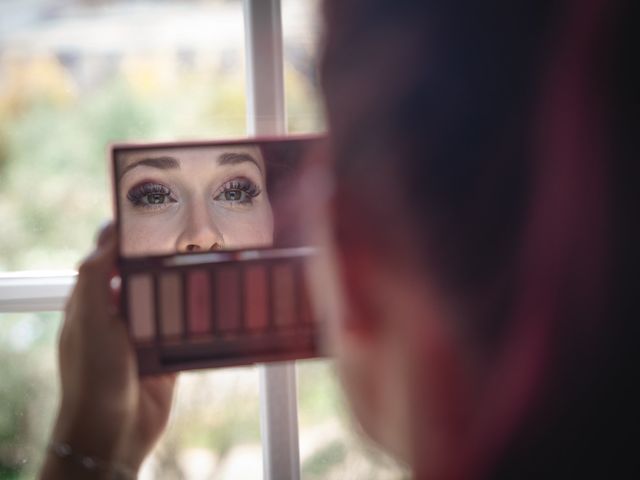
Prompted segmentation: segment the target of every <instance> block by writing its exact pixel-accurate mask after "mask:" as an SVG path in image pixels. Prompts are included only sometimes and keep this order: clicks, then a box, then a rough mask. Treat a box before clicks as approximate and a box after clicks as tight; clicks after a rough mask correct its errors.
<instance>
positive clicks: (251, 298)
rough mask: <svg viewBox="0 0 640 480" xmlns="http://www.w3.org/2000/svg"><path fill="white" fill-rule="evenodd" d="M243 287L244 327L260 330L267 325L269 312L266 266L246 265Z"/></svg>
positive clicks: (250, 330)
mask: <svg viewBox="0 0 640 480" xmlns="http://www.w3.org/2000/svg"><path fill="white" fill-rule="evenodd" d="M244 289H245V290H244V291H245V293H244V313H245V328H246V329H247V330H248V331H249V332H255V331H258V330H262V329H264V328H265V327H266V326H267V322H268V313H269V302H268V297H267V295H268V293H269V289H268V288H267V269H266V267H264V266H263V265H251V266H248V267H246V268H245V270H244Z"/></svg>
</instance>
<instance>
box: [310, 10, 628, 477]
mask: <svg viewBox="0 0 640 480" xmlns="http://www.w3.org/2000/svg"><path fill="white" fill-rule="evenodd" d="M325 3H326V5H325V13H326V17H327V32H326V46H325V52H324V57H323V62H322V82H323V89H324V94H325V98H326V106H327V113H328V121H329V126H330V131H331V146H330V150H331V155H330V157H331V158H332V170H333V177H334V178H333V180H332V192H331V197H330V202H329V204H328V205H329V208H328V209H327V211H326V220H327V225H328V226H329V228H328V229H327V231H326V233H327V251H328V252H329V254H328V256H329V258H331V259H332V260H333V261H332V262H326V263H325V265H326V266H327V270H326V272H325V275H327V276H325V277H324V278H323V281H324V284H323V285H322V287H323V290H324V292H325V293H326V292H328V293H330V294H331V295H332V296H331V295H330V296H329V297H327V298H336V299H338V300H337V301H336V302H335V304H334V305H333V307H332V308H333V314H334V315H335V316H336V318H337V321H336V322H334V324H333V327H334V330H335V333H336V336H335V340H336V345H337V351H336V353H337V355H338V360H339V365H340V372H341V374H342V377H343V383H344V385H345V389H346V391H347V393H348V396H349V399H350V401H351V403H352V406H353V408H354V412H355V414H356V416H357V417H358V419H359V421H360V423H361V424H362V426H363V428H364V429H365V430H366V431H367V433H368V434H369V435H370V436H371V437H372V438H374V439H375V440H376V441H378V442H379V443H381V444H382V445H383V446H384V447H386V448H387V449H388V450H390V451H392V452H393V453H395V454H396V455H397V456H398V457H399V458H401V459H403V460H404V461H406V462H408V463H409V464H411V465H412V466H413V467H414V468H415V471H416V472H415V473H416V475H417V476H419V477H421V476H429V475H434V476H437V475H446V476H449V477H450V476H451V475H461V476H466V477H468V476H473V475H479V476H486V475H491V474H498V473H502V474H505V475H511V476H513V477H517V478H524V477H536V476H537V475H540V477H539V478H544V474H545V473H546V474H548V473H555V474H558V475H560V474H570V473H572V472H574V473H576V472H583V470H581V469H583V465H584V464H586V463H584V464H583V463H582V462H587V463H588V462H591V463H592V464H594V463H595V465H596V466H597V467H600V468H605V466H607V465H608V466H610V467H611V468H617V465H619V464H620V458H618V457H617V456H616V455H617V454H620V452H621V450H620V444H621V445H622V447H623V448H622V450H624V446H625V445H626V444H624V443H621V441H620V438H611V436H612V435H613V436H614V437H615V435H623V433H624V431H623V430H622V427H620V425H622V424H624V421H625V419H627V417H626V415H627V414H628V413H629V410H627V407H628V406H629V405H630V403H629V402H630V400H628V398H630V397H629V395H627V397H624V396H623V395H622V392H621V389H624V388H625V387H626V386H627V380H625V378H626V377H625V376H626V375H629V376H630V377H631V375H632V373H631V372H632V371H633V370H635V368H636V365H634V362H633V360H632V357H633V358H636V356H637V354H635V353H634V352H635V350H638V349H637V348H635V347H633V344H634V343H635V338H636V337H635V336H634V335H631V333H632V332H631V330H632V328H633V329H634V332H637V330H638V329H637V327H632V325H631V322H633V321H634V320H636V319H637V318H638V315H637V308H636V307H635V306H634V307H633V309H632V303H633V292H632V288H633V287H632V283H631V279H632V278H633V277H632V274H633V271H634V269H635V268H636V267H635V266H634V265H636V264H634V262H632V259H635V258H636V256H635V255H633V254H632V253H633V251H634V249H635V248H636V242H637V239H638V237H637V229H635V227H633V225H635V223H636V219H635V216H636V214H635V210H636V208H637V206H638V205H639V202H638V191H640V189H638V188H636V187H635V183H636V181H637V178H638V177H637V170H638V168H637V167H635V166H634V165H635V164H637V163H638V162H637V161H635V162H634V161H633V160H634V157H635V156H636V155H637V151H638V149H637V146H636V145H632V143H633V142H636V141H637V140H635V139H636V138H638V133H639V132H638V123H637V119H638V118H639V117H638V106H639V105H640V102H638V94H637V85H638V75H637V69H636V68H634V67H633V66H632V63H633V62H635V61H636V60H635V56H637V52H635V53H634V50H635V48H634V45H637V41H636V40H637V34H636V33H635V31H637V30H635V29H634V24H635V23H636V22H637V20H638V12H637V7H636V6H635V5H634V3H633V2H632V1H631V0H629V1H619V2H608V1H604V0H588V1H560V2H557V1H556V2H552V1H550V0H547V1H539V0H535V1H534V0H530V1H521V2H475V1H463V2H458V1H426V0H425V1H408V0H387V1H385V0H327V1H326V2H325ZM632 10H634V11H632ZM632 170H634V171H633V172H632ZM636 283H637V282H636ZM328 301H329V300H327V302H328ZM634 309H635V310H634ZM634 312H635V314H634ZM630 380H631V378H629V380H628V381H629V382H630ZM625 398H626V399H627V400H625ZM628 421H629V422H630V421H631V419H628ZM626 448H627V450H626V452H627V453H628V452H629V449H630V448H631V446H630V445H627V446H626ZM622 463H624V459H623V462H622ZM523 466H524V467H525V470H524V471H522V470H521V468H522V467H523ZM554 469H557V470H554Z"/></svg>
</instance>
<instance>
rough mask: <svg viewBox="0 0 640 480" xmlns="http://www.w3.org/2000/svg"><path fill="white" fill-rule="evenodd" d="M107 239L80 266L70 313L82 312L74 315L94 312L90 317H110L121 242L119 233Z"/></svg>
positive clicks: (70, 304)
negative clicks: (112, 280)
mask: <svg viewBox="0 0 640 480" xmlns="http://www.w3.org/2000/svg"><path fill="white" fill-rule="evenodd" d="M104 242H105V243H104V244H102V245H100V246H98V247H97V248H96V249H95V250H94V251H93V252H92V253H91V254H90V255H89V256H88V257H87V258H86V259H85V260H84V261H83V262H82V264H81V265H80V266H79V268H78V279H77V282H76V286H75V288H74V290H73V294H72V296H71V299H70V301H69V312H70V313H71V312H74V311H79V312H78V313H75V314H72V315H70V316H71V317H77V316H80V315H82V314H83V313H89V312H91V315H89V316H90V317H92V318H98V319H99V318H109V315H108V312H109V311H110V308H111V306H112V304H113V295H112V292H111V288H110V281H111V277H112V274H113V271H114V268H115V265H116V259H117V241H116V238H115V235H111V236H109V235H108V234H107V236H106V238H105V240H104Z"/></svg>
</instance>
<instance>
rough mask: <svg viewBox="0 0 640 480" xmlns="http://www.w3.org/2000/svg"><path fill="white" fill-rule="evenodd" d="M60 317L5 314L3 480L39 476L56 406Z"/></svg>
mask: <svg viewBox="0 0 640 480" xmlns="http://www.w3.org/2000/svg"><path fill="white" fill-rule="evenodd" d="M60 319H61V314H59V313H38V314H34V313H27V314H24V313H23V314H0V325H1V326H2V328H0V365H2V375H0V478H2V479H7V480H27V479H32V478H35V477H36V472H37V469H38V467H39V465H40V463H41V461H42V458H43V456H44V453H45V451H46V441H47V440H46V439H47V438H48V434H49V431H50V428H51V426H52V425H51V424H52V421H53V418H54V414H55V410H56V407H57V403H56V402H57V399H58V388H59V387H58V382H57V368H58V364H57V359H56V350H55V343H56V336H57V333H56V332H57V330H58V326H59V325H60Z"/></svg>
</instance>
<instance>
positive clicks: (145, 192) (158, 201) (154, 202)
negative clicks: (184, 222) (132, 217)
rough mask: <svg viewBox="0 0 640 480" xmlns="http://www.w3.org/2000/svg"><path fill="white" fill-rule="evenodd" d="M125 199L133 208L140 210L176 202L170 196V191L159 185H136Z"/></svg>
mask: <svg viewBox="0 0 640 480" xmlns="http://www.w3.org/2000/svg"><path fill="white" fill-rule="evenodd" d="M127 199H128V200H129V201H130V202H131V203H132V204H133V205H134V206H135V207H141V208H153V207H157V206H160V205H165V204H168V203H175V202H176V201H177V200H176V199H175V198H174V197H173V196H172V193H171V190H170V189H169V188H168V187H165V186H164V185H161V184H159V183H143V184H141V185H136V186H135V187H133V188H132V189H131V190H129V192H128V193H127Z"/></svg>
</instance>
